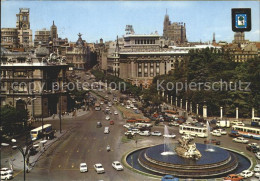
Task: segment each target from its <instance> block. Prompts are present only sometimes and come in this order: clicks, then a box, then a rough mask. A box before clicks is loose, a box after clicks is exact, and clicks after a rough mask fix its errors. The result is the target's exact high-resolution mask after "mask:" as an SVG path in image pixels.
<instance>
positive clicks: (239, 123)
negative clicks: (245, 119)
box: [234, 122, 245, 126]
mask: <svg viewBox="0 0 260 181" xmlns="http://www.w3.org/2000/svg"><path fill="white" fill-rule="evenodd" d="M234 125H236V126H245V124H244V123H242V122H236V123H235V124H234Z"/></svg>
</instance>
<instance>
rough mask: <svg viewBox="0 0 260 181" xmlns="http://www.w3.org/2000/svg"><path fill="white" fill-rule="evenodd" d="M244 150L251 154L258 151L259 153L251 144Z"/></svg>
mask: <svg viewBox="0 0 260 181" xmlns="http://www.w3.org/2000/svg"><path fill="white" fill-rule="evenodd" d="M246 149H247V150H248V151H251V152H253V153H256V152H259V151H260V149H259V148H258V147H257V146H255V145H251V144H248V145H247V146H246Z"/></svg>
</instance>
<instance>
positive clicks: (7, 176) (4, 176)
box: [1, 172, 13, 180]
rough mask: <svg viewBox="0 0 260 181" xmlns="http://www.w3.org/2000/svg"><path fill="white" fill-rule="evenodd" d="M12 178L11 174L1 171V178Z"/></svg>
mask: <svg viewBox="0 0 260 181" xmlns="http://www.w3.org/2000/svg"><path fill="white" fill-rule="evenodd" d="M12 178H13V176H12V175H11V174H9V173H6V172H1V180H10V179H12Z"/></svg>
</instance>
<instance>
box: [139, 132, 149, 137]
mask: <svg viewBox="0 0 260 181" xmlns="http://www.w3.org/2000/svg"><path fill="white" fill-rule="evenodd" d="M139 135H140V136H150V135H151V134H150V131H140V132H139Z"/></svg>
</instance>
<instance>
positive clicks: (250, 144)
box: [248, 143, 260, 149]
mask: <svg viewBox="0 0 260 181" xmlns="http://www.w3.org/2000/svg"><path fill="white" fill-rule="evenodd" d="M248 145H249V146H255V147H257V148H259V149H260V146H259V145H258V144H257V143H249V144H248Z"/></svg>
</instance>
